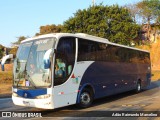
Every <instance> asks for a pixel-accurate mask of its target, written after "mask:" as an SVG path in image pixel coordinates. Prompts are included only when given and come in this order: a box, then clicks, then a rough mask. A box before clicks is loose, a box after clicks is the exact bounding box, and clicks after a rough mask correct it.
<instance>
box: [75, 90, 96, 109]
mask: <svg viewBox="0 0 160 120" xmlns="http://www.w3.org/2000/svg"><path fill="white" fill-rule="evenodd" d="M79 99H80V103H79V104H78V106H79V107H80V108H86V107H89V106H90V105H91V104H92V102H93V92H92V91H91V90H90V89H84V90H83V91H82V92H81V94H80V98H79Z"/></svg>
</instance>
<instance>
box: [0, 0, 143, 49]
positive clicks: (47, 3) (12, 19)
mask: <svg viewBox="0 0 160 120" xmlns="http://www.w3.org/2000/svg"><path fill="white" fill-rule="evenodd" d="M139 1H141V0H95V4H97V5H98V4H100V3H102V2H103V5H113V4H118V5H120V6H123V5H126V4H132V3H137V2H139ZM90 5H92V0H0V44H2V45H4V46H6V47H10V46H11V43H13V42H15V41H17V38H18V37H19V36H29V37H33V36H34V35H35V34H36V33H38V32H39V28H40V26H45V25H51V24H56V25H58V24H63V22H64V21H66V20H67V19H68V18H69V17H71V16H74V13H76V11H77V10H79V9H86V8H88V7H89V6H90Z"/></svg>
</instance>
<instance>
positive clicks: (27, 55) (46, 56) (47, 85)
mask: <svg viewBox="0 0 160 120" xmlns="http://www.w3.org/2000/svg"><path fill="white" fill-rule="evenodd" d="M13 73H14V80H13V89H12V92H13V93H12V100H13V103H14V104H15V105H20V106H30V107H36V108H44V109H55V108H59V107H63V106H68V105H72V104H77V105H79V106H80V107H83V108H85V107H88V106H90V105H91V103H92V101H93V100H94V99H97V98H101V97H104V96H109V95H113V94H118V93H121V92H125V91H130V90H136V91H137V92H139V91H140V90H141V89H143V88H145V87H147V86H148V85H149V84H150V79H151V67H150V54H149V52H148V51H144V50H140V49H136V48H132V47H128V46H123V45H119V44H115V43H111V42H109V41H108V40H107V39H103V38H99V37H95V36H91V35H87V34H83V33H77V34H71V33H56V34H47V35H42V36H37V37H34V38H28V39H26V40H24V41H22V42H21V44H20V46H19V49H18V51H17V55H16V59H15V61H14V70H13Z"/></svg>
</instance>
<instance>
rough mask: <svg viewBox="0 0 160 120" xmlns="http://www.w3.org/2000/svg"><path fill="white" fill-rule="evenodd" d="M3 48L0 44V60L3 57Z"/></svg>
mask: <svg viewBox="0 0 160 120" xmlns="http://www.w3.org/2000/svg"><path fill="white" fill-rule="evenodd" d="M3 52H4V46H3V45H1V44H0V59H1V58H2V57H3Z"/></svg>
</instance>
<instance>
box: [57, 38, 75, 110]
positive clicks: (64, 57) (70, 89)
mask: <svg viewBox="0 0 160 120" xmlns="http://www.w3.org/2000/svg"><path fill="white" fill-rule="evenodd" d="M75 56H76V38H74V37H63V38H61V39H60V40H59V43H58V45H57V51H56V55H55V64H54V106H55V108H56V107H61V106H66V105H69V104H74V103H75V101H76V96H77V93H76V92H75V91H76V90H77V89H78V84H73V81H72V76H73V75H74V73H73V69H74V64H75V58H76V57H75Z"/></svg>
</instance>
